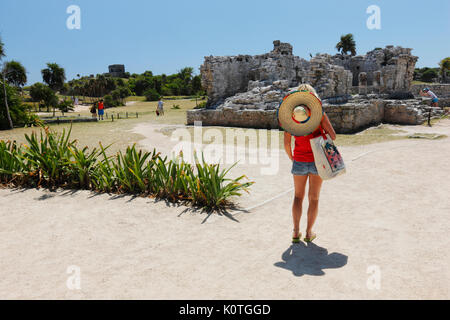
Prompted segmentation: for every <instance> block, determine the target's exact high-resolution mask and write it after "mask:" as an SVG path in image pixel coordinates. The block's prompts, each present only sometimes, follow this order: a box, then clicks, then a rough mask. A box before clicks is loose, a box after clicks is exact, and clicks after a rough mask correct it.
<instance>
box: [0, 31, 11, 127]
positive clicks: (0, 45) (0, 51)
mask: <svg viewBox="0 0 450 320" xmlns="http://www.w3.org/2000/svg"><path fill="white" fill-rule="evenodd" d="M3 57H6V54H5V45H4V44H3V42H2V39H1V38H0V61H1V60H2V59H3ZM2 75H3V96H4V104H5V112H6V118H7V119H8V124H9V128H10V129H13V128H14V125H13V122H12V119H11V113H10V112H9V105H8V94H7V92H6V91H7V90H6V70H5V68H3V72H2Z"/></svg>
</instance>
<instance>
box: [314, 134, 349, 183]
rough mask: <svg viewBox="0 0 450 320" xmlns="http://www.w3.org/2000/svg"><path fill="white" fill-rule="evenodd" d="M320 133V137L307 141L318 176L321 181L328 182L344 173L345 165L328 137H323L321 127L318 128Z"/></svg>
mask: <svg viewBox="0 0 450 320" xmlns="http://www.w3.org/2000/svg"><path fill="white" fill-rule="evenodd" d="M320 131H321V135H320V136H318V137H316V138H312V139H310V140H309V141H310V143H311V149H312V151H313V154H314V162H315V164H316V168H317V172H318V173H319V176H320V177H321V178H322V179H323V180H329V179H332V178H334V177H337V176H338V175H340V174H343V173H345V164H344V160H343V159H342V156H341V154H340V153H339V151H338V149H337V148H336V146H335V145H334V143H333V140H331V138H330V136H329V135H328V134H327V135H325V132H324V131H323V129H322V127H320Z"/></svg>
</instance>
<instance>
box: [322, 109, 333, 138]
mask: <svg viewBox="0 0 450 320" xmlns="http://www.w3.org/2000/svg"><path fill="white" fill-rule="evenodd" d="M320 125H321V126H322V128H323V129H324V130H325V132H326V133H328V134H329V135H330V138H331V140H336V132H335V131H334V128H333V125H332V124H331V122H330V119H328V116H327V114H326V113H323V118H322V121H321V122H320Z"/></svg>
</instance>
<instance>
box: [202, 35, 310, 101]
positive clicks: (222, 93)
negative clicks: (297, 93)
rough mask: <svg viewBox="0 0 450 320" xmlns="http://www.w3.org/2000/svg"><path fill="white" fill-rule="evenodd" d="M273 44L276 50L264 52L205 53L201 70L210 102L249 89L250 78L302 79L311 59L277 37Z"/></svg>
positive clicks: (271, 79)
mask: <svg viewBox="0 0 450 320" xmlns="http://www.w3.org/2000/svg"><path fill="white" fill-rule="evenodd" d="M273 44H274V48H273V50H272V51H271V52H269V53H266V54H262V55H256V56H249V55H238V56H227V57H214V56H209V57H205V61H204V63H203V65H202V66H201V67H200V72H201V79H202V86H203V88H205V90H206V93H207V95H208V103H207V106H208V107H212V108H215V107H217V105H219V104H220V103H221V102H223V100H224V99H225V98H227V97H230V96H232V95H234V94H236V93H239V92H245V91H247V90H248V84H249V81H259V82H265V83H267V84H270V83H272V82H274V81H277V80H280V79H282V80H286V81H288V82H289V84H291V85H295V84H297V83H299V82H302V81H303V79H304V77H305V75H306V69H307V68H308V65H309V63H308V61H306V60H305V59H301V58H299V57H297V56H294V55H292V46H291V45H290V44H289V43H281V42H280V41H274V42H273Z"/></svg>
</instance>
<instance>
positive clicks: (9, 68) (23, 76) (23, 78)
mask: <svg viewBox="0 0 450 320" xmlns="http://www.w3.org/2000/svg"><path fill="white" fill-rule="evenodd" d="M5 72H6V81H7V82H8V83H10V84H12V85H14V86H15V87H17V88H20V87H22V86H24V85H25V83H27V72H26V70H25V67H24V66H23V65H22V64H21V63H20V62H18V61H14V60H11V61H9V62H6V63H5Z"/></svg>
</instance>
